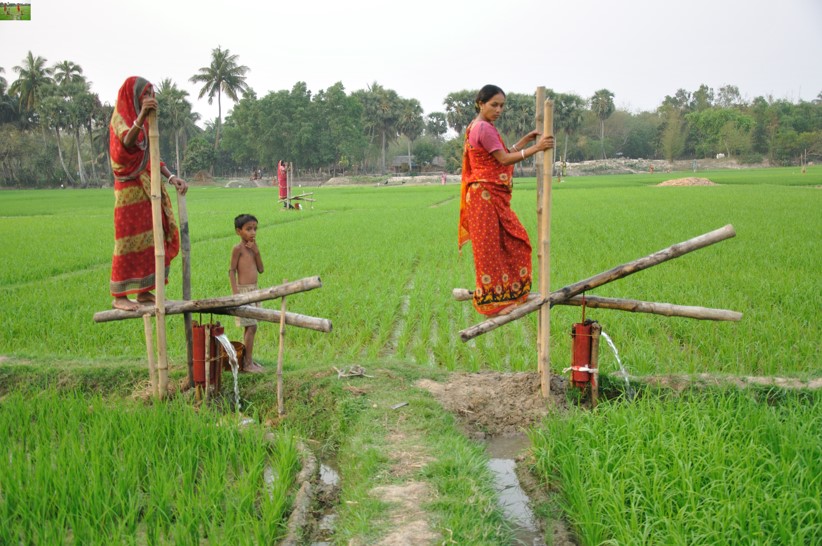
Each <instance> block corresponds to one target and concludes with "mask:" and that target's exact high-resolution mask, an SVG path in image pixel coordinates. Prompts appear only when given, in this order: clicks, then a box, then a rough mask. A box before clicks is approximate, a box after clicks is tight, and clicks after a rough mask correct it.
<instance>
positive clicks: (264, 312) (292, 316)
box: [212, 305, 332, 334]
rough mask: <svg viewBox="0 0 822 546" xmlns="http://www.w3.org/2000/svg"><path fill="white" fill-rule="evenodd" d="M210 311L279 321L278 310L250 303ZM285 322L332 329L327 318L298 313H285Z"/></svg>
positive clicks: (217, 313)
mask: <svg viewBox="0 0 822 546" xmlns="http://www.w3.org/2000/svg"><path fill="white" fill-rule="evenodd" d="M212 312H213V313H214V314H215V315H233V316H235V317H245V318H253V319H257V320H264V321H266V322H276V323H279V322H280V311H275V310H274V309H264V308H262V307H252V306H250V305H241V306H239V307H226V308H224V309H215V310H214V311H212ZM285 323H286V324H287V325H289V326H297V327H298V328H307V329H309V330H316V331H318V332H324V333H326V334H327V333H329V332H331V330H332V324H331V321H330V320H329V319H326V318H319V317H312V316H309V315H301V314H299V313H291V312H288V313H286V314H285Z"/></svg>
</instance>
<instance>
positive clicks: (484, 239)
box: [458, 85, 554, 316]
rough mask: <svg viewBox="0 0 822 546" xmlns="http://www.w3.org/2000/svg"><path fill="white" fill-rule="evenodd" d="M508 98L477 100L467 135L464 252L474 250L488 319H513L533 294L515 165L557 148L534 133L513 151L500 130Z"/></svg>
mask: <svg viewBox="0 0 822 546" xmlns="http://www.w3.org/2000/svg"><path fill="white" fill-rule="evenodd" d="M504 106H505V93H504V92H503V91H502V89H500V88H499V87H497V86H496V85H486V86H485V87H483V88H482V89H480V91H479V93H478V94H477V101H476V104H475V109H476V111H477V117H476V118H475V119H474V121H472V122H471V123H470V124H469V125H468V128H467V129H466V130H465V146H464V149H463V156H462V192H461V197H460V222H459V237H458V239H459V246H460V248H462V245H464V244H465V243H466V242H468V241H469V240H470V241H471V242H472V246H473V250H474V269H475V274H476V288H475V289H474V307H475V308H476V309H477V311H479V312H480V313H482V314H483V315H489V316H495V315H504V314H507V313H510V312H511V311H512V310H513V309H514V308H515V307H516V306H517V305H519V304H521V303H523V302H525V300H526V299H527V298H528V294H529V293H530V292H531V243H530V242H529V240H528V233H527V232H526V231H525V228H524V227H522V224H521V223H520V221H519V219H518V218H517V215H516V214H514V211H513V210H511V189H512V179H511V177H512V175H513V174H514V164H515V163H518V162H520V161H523V160H524V159H525V158H527V157H531V156H532V155H534V154H535V153H537V152H541V151H545V150H549V149H551V148H553V147H554V137H552V136H543V137H542V138H539V139H538V140H537V142H536V143H535V144H533V145H532V146H530V147H528V148H526V147H525V146H526V144H528V143H529V142H531V141H532V140H535V139H537V137H538V135H539V133H538V132H537V131H531V132H530V133H528V134H527V135H525V136H524V137H522V138H521V139H520V140H519V141H517V143H516V144H514V145H512V146H511V148H510V149H509V148H508V147H506V146H505V143H504V142H503V141H502V137H501V136H500V134H499V132H498V131H497V129H496V127H494V122H495V121H496V120H497V119H498V118H499V116H500V115H501V114H502V110H503V107H504Z"/></svg>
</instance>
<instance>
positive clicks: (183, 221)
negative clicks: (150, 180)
mask: <svg viewBox="0 0 822 546" xmlns="http://www.w3.org/2000/svg"><path fill="white" fill-rule="evenodd" d="M177 211H178V213H179V215H180V250H181V254H182V258H183V299H184V300H190V299H191V237H190V236H189V232H188V207H186V196H185V195H183V194H181V193H179V192H178V193H177ZM183 322H184V324H185V331H186V358H187V359H188V386H189V388H191V387H193V386H194V345H193V339H192V336H193V334H192V326H191V313H183Z"/></svg>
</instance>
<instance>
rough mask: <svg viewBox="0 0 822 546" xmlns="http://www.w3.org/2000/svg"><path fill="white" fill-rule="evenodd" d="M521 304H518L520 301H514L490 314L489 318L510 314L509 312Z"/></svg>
mask: <svg viewBox="0 0 822 546" xmlns="http://www.w3.org/2000/svg"><path fill="white" fill-rule="evenodd" d="M519 306H520V304H518V303H512V304H511V305H508V306H506V307H503V308H502V309H500V310H499V311H497V312H496V313H494V314H493V315H489V318H494V317H501V316H503V315H509V314H511V311H513V310H514V309H516V308H517V307H519Z"/></svg>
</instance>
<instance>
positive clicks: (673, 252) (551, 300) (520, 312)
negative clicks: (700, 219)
mask: <svg viewBox="0 0 822 546" xmlns="http://www.w3.org/2000/svg"><path fill="white" fill-rule="evenodd" d="M735 235H736V231H734V227H733V226H732V225H730V224H728V225H727V226H724V227H721V228H719V229H716V230H714V231H711V232H708V233H705V234H703V235H699V236H698V237H694V238H693V239H688V240H687V241H683V242H681V243H677V244H675V245H671V246H669V247H667V248H664V249H662V250H659V251H657V252H654V253H653V254H649V255H648V256H645V257H642V258H638V259H636V260H634V261H632V262H628V263H626V264H622V265H619V266H617V267H614V268H612V269H609V270H608V271H603V272H602V273H599V274H597V275H594V276H593V277H589V278H587V279H584V280H581V281H578V282H575V283H574V284H569V285H568V286H565V287H563V288H560V289H559V290H556V291H554V292H551V293H550V294H549V295H548V296H547V297H544V298H542V299H537V298H535V299H533V300H530V301H527V302H525V303H524V304H522V305H520V306H519V307H517V308H515V309H514V310H513V311H511V313H509V314H507V315H501V316H496V317H493V318H490V319H488V320H485V321H483V322H480V323H479V324H475V325H474V326H471V327H470V328H466V329H465V330H462V331H460V338H461V339H462V340H463V341H468V340H471V339H474V338H475V337H477V336H480V335H482V334H485V333H487V332H490V331H491V330H495V329H497V328H499V327H500V326H502V325H504V324H508V323H509V322H512V321H515V320H517V319H519V318H522V317H524V316H525V315H527V314H529V313H533V312H534V311H536V310H538V309H539V308H540V307H542V306H543V304H545V303H548V304H549V305H555V304H557V303H560V302H564V301H566V300H569V299H571V298H572V297H574V296H576V295H577V294H581V293H583V292H587V291H589V290H591V289H593V288H596V287H597V286H602V285H603V284H608V283H609V282H613V281H615V280H617V279H621V278H623V277H627V276H628V275H632V274H633V273H636V272H638V271H642V270H643V269H648V268H649V267H652V266H655V265H658V264H661V263H662V262H666V261H668V260H672V259H674V258H679V257H680V256H682V255H684V254H687V253H689V252H693V251H694V250H699V249H700V248H704V247H706V246H710V245H712V244H714V243H718V242H720V241H724V240H725V239H730V238H731V237H733V236H735Z"/></svg>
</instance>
